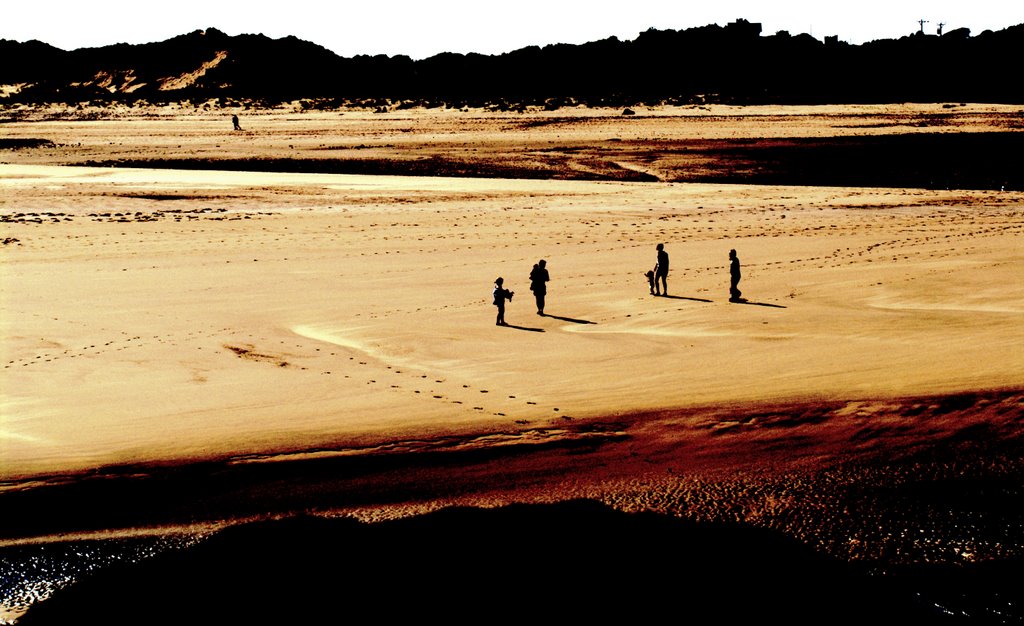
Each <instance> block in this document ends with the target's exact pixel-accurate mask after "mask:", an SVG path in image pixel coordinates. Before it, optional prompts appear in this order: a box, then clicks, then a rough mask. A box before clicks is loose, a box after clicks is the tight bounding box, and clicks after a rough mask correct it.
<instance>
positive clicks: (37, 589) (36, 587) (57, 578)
mask: <svg viewBox="0 0 1024 626" xmlns="http://www.w3.org/2000/svg"><path fill="white" fill-rule="evenodd" d="M201 540H202V536H199V535H167V536H147V537H133V538H121V539H90V540H81V541H69V542H55V543H43V544H30V545H18V546H8V547H3V548H0V564H2V565H0V624H14V623H16V621H17V619H18V618H19V617H21V616H22V615H24V614H25V612H26V611H27V610H28V609H29V608H31V606H32V605H33V604H35V603H37V602H42V601H44V600H46V599H47V598H49V597H50V596H52V595H53V593H54V592H56V591H58V590H60V589H62V588H64V587H67V586H69V585H72V584H74V583H75V582H76V581H78V580H80V579H81V578H82V577H84V576H88V575H89V574H91V573H94V572H97V571H99V570H103V569H106V568H110V567H115V566H118V565H131V564H133V563H138V562H139V561H142V560H143V559H147V558H150V557H153V556H156V555H158V554H161V553H163V552H167V551H168V550H179V549H184V548H188V547H190V546H193V545H195V544H196V543H197V542H199V541H201Z"/></svg>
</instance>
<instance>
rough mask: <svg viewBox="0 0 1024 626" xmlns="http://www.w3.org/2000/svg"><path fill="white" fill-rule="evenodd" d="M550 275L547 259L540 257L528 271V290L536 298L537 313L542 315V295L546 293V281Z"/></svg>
mask: <svg viewBox="0 0 1024 626" xmlns="http://www.w3.org/2000/svg"><path fill="white" fill-rule="evenodd" d="M550 279H551V277H550V276H549V275H548V270H547V261H545V260H544V259H541V260H540V261H538V262H537V263H536V264H535V265H534V266H533V269H532V270H531V271H530V291H532V292H533V296H534V297H535V298H536V299H537V315H544V296H545V295H547V293H548V287H547V285H546V284H545V283H547V282H548V281H549V280H550Z"/></svg>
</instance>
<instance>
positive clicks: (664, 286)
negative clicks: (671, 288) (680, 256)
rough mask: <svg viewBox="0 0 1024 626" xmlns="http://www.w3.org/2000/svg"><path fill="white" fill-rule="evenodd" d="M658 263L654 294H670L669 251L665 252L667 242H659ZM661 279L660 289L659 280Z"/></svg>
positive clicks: (655, 268) (655, 272)
mask: <svg viewBox="0 0 1024 626" xmlns="http://www.w3.org/2000/svg"><path fill="white" fill-rule="evenodd" d="M657 250H658V263H657V264H656V265H655V266H654V295H656V296H661V295H665V296H667V295H668V252H665V244H663V243H659V244H658V246H657ZM659 281H661V286H660V289H659V285H658V282H659Z"/></svg>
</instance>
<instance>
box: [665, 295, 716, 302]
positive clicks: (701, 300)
mask: <svg viewBox="0 0 1024 626" xmlns="http://www.w3.org/2000/svg"><path fill="white" fill-rule="evenodd" d="M655 297H657V298H669V299H670V300H690V301H691V302H714V300H707V299H705V298H688V297H686V296H670V295H668V294H665V295H660V296H655Z"/></svg>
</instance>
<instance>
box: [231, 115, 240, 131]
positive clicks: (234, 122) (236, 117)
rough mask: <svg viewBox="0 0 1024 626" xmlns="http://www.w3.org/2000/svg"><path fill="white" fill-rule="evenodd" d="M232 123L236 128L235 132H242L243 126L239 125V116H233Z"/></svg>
mask: <svg viewBox="0 0 1024 626" xmlns="http://www.w3.org/2000/svg"><path fill="white" fill-rule="evenodd" d="M231 123H232V124H233V125H234V126H235V130H242V127H241V125H240V124H239V123H238V116H237V115H232V116H231Z"/></svg>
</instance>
